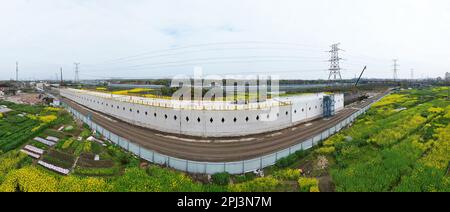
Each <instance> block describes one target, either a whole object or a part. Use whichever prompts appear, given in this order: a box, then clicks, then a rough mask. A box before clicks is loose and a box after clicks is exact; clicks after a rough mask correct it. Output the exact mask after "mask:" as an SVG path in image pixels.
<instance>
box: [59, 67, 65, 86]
mask: <svg viewBox="0 0 450 212" xmlns="http://www.w3.org/2000/svg"><path fill="white" fill-rule="evenodd" d="M59 72H60V77H61V86H62V85H63V84H64V83H63V74H62V72H63V69H62V67H61V68H59Z"/></svg>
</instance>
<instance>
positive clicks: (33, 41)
mask: <svg viewBox="0 0 450 212" xmlns="http://www.w3.org/2000/svg"><path fill="white" fill-rule="evenodd" d="M0 2H1V3H0V47H1V51H0V74H1V75H0V79H10V78H13V77H14V70H15V62H16V61H19V63H20V74H19V75H20V79H27V80H28V79H50V78H52V79H54V78H56V73H58V72H59V71H58V69H59V67H63V70H64V77H65V78H67V79H73V77H74V71H73V70H74V68H73V63H74V62H80V63H81V65H80V77H81V78H82V79H92V78H109V77H128V78H139V77H147V78H148V77H166V76H172V75H176V74H182V73H186V74H191V73H192V70H193V67H194V66H201V67H203V70H204V72H205V74H221V73H222V74H233V73H239V74H242V73H259V72H262V73H273V74H279V75H280V76H282V77H283V78H302V79H319V78H322V79H325V78H328V73H327V71H326V69H327V68H328V64H327V62H326V60H327V59H328V57H329V55H328V53H327V52H326V51H327V50H329V48H330V47H329V46H330V45H331V44H332V43H336V42H340V43H341V48H342V49H344V50H345V51H344V52H341V53H342V57H343V58H345V59H346V60H345V61H342V65H341V66H342V67H343V68H344V70H343V71H342V74H343V77H344V78H351V77H354V76H355V75H356V74H358V73H359V72H360V71H361V69H362V68H363V66H364V65H368V71H367V75H366V77H378V78H381V77H383V78H392V76H393V74H392V71H391V69H392V59H394V58H398V59H399V63H400V72H399V77H401V78H410V77H411V71H410V70H411V69H414V70H415V71H414V77H415V78H420V77H438V76H443V75H444V73H445V72H446V71H450V62H449V61H450V60H449V59H450V51H449V48H450V1H448V0H428V1H426V0H395V1H392V0H315V1H311V0H292V1H288V0H270V1H264V0H220V1H219V0H198V1H194V0H178V1H177V0H164V1H163V0H128V1H123V0H14V1H11V0H0Z"/></svg>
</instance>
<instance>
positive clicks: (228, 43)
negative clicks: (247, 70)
mask: <svg viewBox="0 0 450 212" xmlns="http://www.w3.org/2000/svg"><path fill="white" fill-rule="evenodd" d="M242 44H259V45H261V44H262V45H268V44H270V45H289V46H302V47H306V48H316V47H312V46H307V45H304V44H299V43H290V42H273V41H240V42H216V43H203V44H194V45H188V46H181V47H174V48H168V49H162V50H155V51H148V52H144V53H141V54H136V55H132V56H126V57H121V58H116V59H110V60H106V61H104V62H113V61H121V60H126V59H130V58H135V57H140V56H145V55H151V54H156V53H162V52H170V51H176V50H183V49H191V48H200V47H208V46H221V45H242Z"/></svg>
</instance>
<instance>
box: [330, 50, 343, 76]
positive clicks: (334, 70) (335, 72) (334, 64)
mask: <svg viewBox="0 0 450 212" xmlns="http://www.w3.org/2000/svg"><path fill="white" fill-rule="evenodd" d="M339 45H340V43H336V44H333V45H331V50H330V60H329V62H330V69H329V71H330V75H329V77H328V80H331V78H332V77H333V79H334V80H337V79H338V77H339V80H342V76H341V67H340V65H339V61H341V60H342V58H340V57H339V51H341V50H342V49H340V48H339Z"/></svg>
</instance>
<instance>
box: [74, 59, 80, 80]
mask: <svg viewBox="0 0 450 212" xmlns="http://www.w3.org/2000/svg"><path fill="white" fill-rule="evenodd" d="M74 65H75V83H78V81H80V75H79V70H78V66H79V65H80V63H74Z"/></svg>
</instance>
